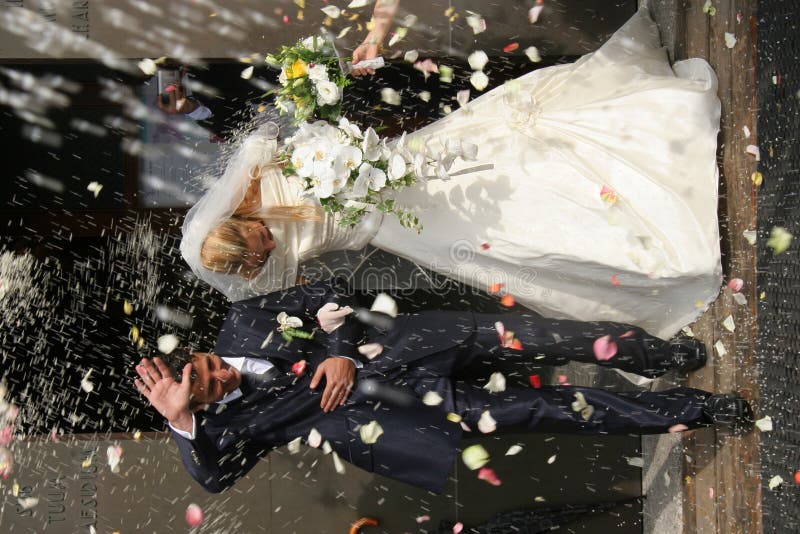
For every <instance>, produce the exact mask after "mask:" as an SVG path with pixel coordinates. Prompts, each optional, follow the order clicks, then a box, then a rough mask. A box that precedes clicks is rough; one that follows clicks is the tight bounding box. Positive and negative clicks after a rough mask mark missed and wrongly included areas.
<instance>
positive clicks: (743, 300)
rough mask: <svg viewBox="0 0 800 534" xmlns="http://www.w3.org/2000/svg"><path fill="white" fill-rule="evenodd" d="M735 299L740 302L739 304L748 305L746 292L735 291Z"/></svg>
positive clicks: (737, 302)
mask: <svg viewBox="0 0 800 534" xmlns="http://www.w3.org/2000/svg"><path fill="white" fill-rule="evenodd" d="M733 301H734V302H735V303H736V304H738V305H739V306H746V305H747V297H745V296H744V293H734V294H733Z"/></svg>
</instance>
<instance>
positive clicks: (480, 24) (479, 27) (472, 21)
mask: <svg viewBox="0 0 800 534" xmlns="http://www.w3.org/2000/svg"><path fill="white" fill-rule="evenodd" d="M467 13H469V15H467V25H468V26H469V27H470V28H472V33H473V35H477V34H479V33H482V32H485V31H486V20H485V19H484V18H483V17H482V16H481V15H480V14H479V13H475V12H474V11H467Z"/></svg>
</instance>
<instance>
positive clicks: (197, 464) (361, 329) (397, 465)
mask: <svg viewBox="0 0 800 534" xmlns="http://www.w3.org/2000/svg"><path fill="white" fill-rule="evenodd" d="M328 302H335V303H337V304H339V305H341V306H345V305H351V306H354V302H353V300H352V294H351V292H350V291H349V289H348V287H347V284H346V282H345V281H344V280H342V279H333V280H330V281H327V282H317V283H312V284H307V285H303V286H297V287H294V288H292V289H290V290H287V291H283V292H278V293H271V294H269V295H266V296H263V297H256V298H252V299H248V300H244V301H240V302H236V303H234V304H233V305H232V306H231V309H230V311H229V313H228V316H227V318H226V321H225V324H224V325H223V327H222V330H221V331H220V334H219V337H218V340H217V344H216V346H215V348H214V352H215V353H216V354H217V355H219V356H233V357H239V356H245V357H250V358H269V360H270V361H271V362H272V363H274V364H275V365H276V366H277V367H278V368H279V369H281V370H282V371H283V373H282V374H281V376H279V378H277V379H276V380H275V381H274V382H272V383H271V385H270V386H271V387H270V388H269V389H268V390H267V391H256V392H253V393H251V394H248V395H247V396H244V397H242V398H241V399H240V400H237V401H234V402H232V403H230V404H228V405H226V406H225V409H224V410H223V411H221V412H219V413H212V412H206V413H204V414H200V415H198V417H197V424H196V437H195V439H194V440H188V439H185V438H183V437H181V436H179V435H178V434H176V433H173V436H174V438H175V440H176V442H177V444H178V448H179V449H180V452H181V458H182V460H183V463H184V465H185V467H186V469H187V470H188V471H189V473H190V475H191V476H192V477H193V478H194V479H195V480H196V481H197V482H199V483H200V484H201V485H202V486H203V487H204V488H205V489H206V490H208V491H210V492H219V491H222V490H224V489H226V488H227V487H229V486H231V485H232V484H233V483H234V482H235V481H236V480H237V479H238V478H240V477H242V476H244V475H245V474H246V473H247V472H248V471H249V470H250V469H251V468H252V467H253V466H254V465H255V463H256V462H257V461H258V459H259V458H261V457H262V456H264V455H265V454H267V453H268V452H269V451H270V450H271V449H273V448H275V447H279V446H281V445H283V444H285V443H288V442H289V441H291V440H293V439H295V438H296V437H303V438H304V439H305V438H307V437H308V434H309V432H310V431H311V429H312V428H315V429H316V430H317V431H319V432H320V433H321V434H322V437H323V439H324V440H327V441H328V442H329V443H330V445H331V447H332V448H333V450H334V451H336V453H337V454H338V455H339V456H340V457H341V458H342V459H344V460H346V461H349V462H351V463H353V464H355V465H357V466H359V467H361V468H363V469H366V470H367V471H371V472H375V473H379V474H382V475H385V476H388V477H391V478H395V479H397V480H401V481H403V482H407V483H410V484H413V485H416V486H420V487H422V488H425V489H428V490H430V491H434V492H440V491H441V490H442V489H443V487H444V484H445V483H446V480H447V475H448V473H449V471H450V468H451V466H452V463H453V459H454V456H455V451H456V447H457V445H458V443H459V441H460V439H461V432H462V430H461V427H460V425H458V424H456V423H452V422H450V421H448V420H447V419H446V413H445V411H444V410H443V409H441V408H438V407H429V406H426V405H424V404H423V403H422V402H421V401H420V400H419V399H414V401H413V402H412V404H411V405H410V406H393V405H388V404H386V403H382V404H381V405H380V407H379V409H377V410H376V409H375V406H376V403H375V401H374V400H373V399H370V398H368V397H366V396H365V395H363V394H362V393H361V392H359V391H356V390H355V388H354V391H353V393H352V394H351V396H350V399H349V401H348V403H347V404H346V405H345V406H343V407H339V408H337V409H336V410H334V411H333V412H330V413H327V414H326V413H324V412H323V411H322V410H321V408H320V406H319V404H320V397H321V392H322V390H323V389H324V388H323V386H322V385H320V386H319V387H318V388H317V390H311V389H310V387H309V384H310V381H311V376H312V375H313V372H314V369H315V368H316V366H317V365H319V363H321V362H322V361H324V360H325V359H326V358H328V357H332V356H348V357H351V358H354V359H358V360H360V361H362V363H363V364H364V367H363V368H362V369H360V370H359V371H358V374H357V380H360V379H362V378H364V377H371V378H376V379H378V380H384V381H391V380H395V379H397V378H398V377H402V375H403V374H404V373H408V372H411V371H414V372H416V371H418V370H419V369H424V371H425V373H432V374H435V375H437V376H449V373H450V371H451V370H452V367H453V366H454V365H455V360H456V359H457V355H458V351H459V350H460V349H462V348H464V347H465V346H467V345H469V343H470V336H471V335H472V334H473V333H474V329H475V328H474V319H473V316H472V314H471V313H461V312H425V313H421V314H415V315H400V316H398V320H397V323H396V326H395V328H393V329H392V330H391V331H388V332H386V331H380V330H378V329H375V328H372V327H367V326H365V325H364V324H362V323H360V322H359V321H357V320H356V319H354V318H353V317H352V316H351V315H349V316H347V317H346V319H345V322H344V324H343V325H342V326H340V327H339V328H338V329H336V330H335V331H333V332H332V333H330V334H326V333H325V332H324V331H322V330H321V329H319V328H315V329H314V330H313V337H311V338H310V339H301V338H294V339H293V340H292V341H291V342H287V341H286V340H285V339H284V338H283V337H282V336H281V335H280V333H277V332H276V329H277V327H278V326H279V325H278V322H277V316H278V314H279V313H281V312H286V313H288V314H289V315H290V316H295V317H299V318H300V319H302V321H303V328H302V329H303V330H304V331H311V330H312V328H311V327H312V326H316V324H317V319H316V313H317V311H318V310H319V309H320V308H321V307H322V306H323V305H324V304H326V303H328ZM270 333H272V335H270ZM367 341H369V342H380V343H382V344H383V345H384V347H385V348H384V351H383V353H382V354H381V355H379V356H378V357H376V358H375V359H374V360H367V359H365V358H364V357H363V356H361V355H360V354H359V352H358V350H357V347H358V346H359V345H360V344H362V343H365V342H367ZM300 360H306V361H307V362H308V363H309V365H308V368H307V371H306V373H305V374H304V375H303V376H300V377H297V376H295V375H294V374H292V373H291V372H289V369H290V367H291V365H292V364H293V363H294V362H297V361H300ZM373 420H376V421H377V422H378V423H379V424H380V425H381V427H382V428H383V429H384V432H385V433H384V434H383V435H382V436H381V437H380V438H378V440H377V441H376V443H374V444H372V445H367V444H365V443H363V441H362V440H361V439H360V437H359V433H358V430H357V429H358V427H359V426H360V425H363V424H366V423H369V422H370V421H373Z"/></svg>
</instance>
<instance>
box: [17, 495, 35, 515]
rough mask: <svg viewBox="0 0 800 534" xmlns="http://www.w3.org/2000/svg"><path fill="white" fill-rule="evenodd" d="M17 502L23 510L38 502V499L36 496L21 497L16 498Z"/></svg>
mask: <svg viewBox="0 0 800 534" xmlns="http://www.w3.org/2000/svg"><path fill="white" fill-rule="evenodd" d="M17 503H18V504H19V507H20V508H22V509H23V510H29V509H31V508H33V507H34V506H36V505H37V504H39V499H38V498H37V497H22V498H19V499H17ZM18 513H19V511H18Z"/></svg>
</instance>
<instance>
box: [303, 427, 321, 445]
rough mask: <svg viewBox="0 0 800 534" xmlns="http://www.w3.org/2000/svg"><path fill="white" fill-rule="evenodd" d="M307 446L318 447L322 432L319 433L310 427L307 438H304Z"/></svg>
mask: <svg viewBox="0 0 800 534" xmlns="http://www.w3.org/2000/svg"><path fill="white" fill-rule="evenodd" d="M306 442H307V443H308V445H309V447H314V448H315V449H318V448H319V446H320V445H322V434H320V433H319V430H317V429H316V428H312V429H311V431H310V432H309V433H308V439H306Z"/></svg>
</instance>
